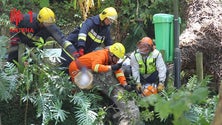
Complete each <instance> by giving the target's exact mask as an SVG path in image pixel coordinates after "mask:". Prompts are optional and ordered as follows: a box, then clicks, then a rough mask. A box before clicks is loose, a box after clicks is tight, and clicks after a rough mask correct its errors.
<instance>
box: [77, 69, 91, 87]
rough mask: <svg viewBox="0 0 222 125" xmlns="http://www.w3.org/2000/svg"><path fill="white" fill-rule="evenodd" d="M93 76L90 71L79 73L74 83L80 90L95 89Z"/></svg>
mask: <svg viewBox="0 0 222 125" xmlns="http://www.w3.org/2000/svg"><path fill="white" fill-rule="evenodd" d="M92 82H93V75H92V73H91V72H90V71H88V70H85V71H79V72H78V73H77V74H76V75H75V78H74V83H75V84H76V85H77V86H78V87H79V88H80V89H91V88H92V87H93V84H92Z"/></svg>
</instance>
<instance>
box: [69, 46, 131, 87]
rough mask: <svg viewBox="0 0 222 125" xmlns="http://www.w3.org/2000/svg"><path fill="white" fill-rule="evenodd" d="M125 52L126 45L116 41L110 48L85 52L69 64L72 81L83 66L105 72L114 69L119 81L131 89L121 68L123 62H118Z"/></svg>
mask: <svg viewBox="0 0 222 125" xmlns="http://www.w3.org/2000/svg"><path fill="white" fill-rule="evenodd" d="M124 54H125V47H124V46H123V45H122V44H121V43H115V44H113V45H111V46H110V47H109V48H106V49H102V50H97V51H93V52H90V53H88V54H85V55H83V56H81V57H79V58H78V60H77V61H72V62H71V63H70V65H69V74H70V76H71V79H72V81H74V79H75V76H76V75H77V74H78V72H79V71H81V68H82V67H86V68H87V69H90V70H92V71H93V72H98V73H103V72H108V71H114V72H115V74H116V77H117V79H118V81H119V83H120V84H121V85H122V86H123V87H124V88H126V89H130V88H129V87H130V86H129V85H127V82H126V78H125V76H124V74H123V72H122V70H121V69H120V68H121V67H122V63H117V62H118V60H119V59H120V58H123V57H124Z"/></svg>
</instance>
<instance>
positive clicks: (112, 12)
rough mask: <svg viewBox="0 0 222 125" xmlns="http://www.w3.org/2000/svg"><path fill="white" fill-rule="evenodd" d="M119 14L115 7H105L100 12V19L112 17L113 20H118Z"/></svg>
mask: <svg viewBox="0 0 222 125" xmlns="http://www.w3.org/2000/svg"><path fill="white" fill-rule="evenodd" d="M117 17H118V14H117V12H116V9H115V8H113V7H108V8H105V9H104V10H103V11H102V12H101V13H100V14H99V18H100V20H102V21H103V20H104V19H105V18H108V19H111V20H113V21H117Z"/></svg>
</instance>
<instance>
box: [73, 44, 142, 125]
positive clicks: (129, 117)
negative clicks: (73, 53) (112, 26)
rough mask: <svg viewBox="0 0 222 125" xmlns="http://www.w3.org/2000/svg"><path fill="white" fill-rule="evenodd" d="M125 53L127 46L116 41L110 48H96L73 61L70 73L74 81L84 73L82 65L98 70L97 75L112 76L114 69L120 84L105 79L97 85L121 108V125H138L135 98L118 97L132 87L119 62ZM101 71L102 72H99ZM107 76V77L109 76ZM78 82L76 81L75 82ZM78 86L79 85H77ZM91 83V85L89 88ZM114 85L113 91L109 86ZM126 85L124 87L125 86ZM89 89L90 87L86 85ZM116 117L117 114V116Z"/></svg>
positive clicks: (137, 110) (137, 109) (94, 70)
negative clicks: (122, 99) (122, 98)
mask: <svg viewBox="0 0 222 125" xmlns="http://www.w3.org/2000/svg"><path fill="white" fill-rule="evenodd" d="M124 54H125V47H124V46H123V45H122V44H121V43H114V44H113V45H111V46H110V47H109V48H105V49H101V50H96V51H93V52H90V53H88V54H85V55H83V56H81V57H79V58H78V59H77V60H76V61H72V62H71V63H70V66H69V74H70V76H71V79H72V81H76V80H75V79H76V77H78V76H79V73H80V75H83V74H82V73H81V72H82V71H81V68H82V67H84V66H85V67H86V68H87V69H88V70H92V71H93V72H96V74H94V75H95V76H97V75H101V76H103V75H104V73H107V76H110V77H111V76H112V75H110V74H113V73H112V71H114V72H115V76H116V77H117V80H118V82H119V83H120V85H121V86H122V87H120V86H116V85H115V84H114V83H115V81H104V82H101V83H97V82H95V84H96V85H98V87H99V88H100V90H101V91H102V92H103V93H104V94H106V95H107V96H108V97H109V98H110V99H111V100H112V101H113V102H114V103H115V105H116V106H117V108H118V109H119V113H117V114H119V115H120V116H119V115H117V117H120V120H119V125H123V124H124V125H125V124H126V123H127V125H131V124H132V125H133V124H135V125H137V123H136V122H138V121H139V108H138V107H137V105H136V104H135V102H134V100H128V101H127V102H125V101H120V100H119V99H118V95H119V93H124V92H125V89H126V90H128V89H130V86H129V85H128V84H127V82H126V78H125V76H124V74H123V72H122V70H121V69H120V68H121V66H122V63H117V62H118V60H119V59H120V58H123V57H124ZM97 73H101V74H97ZM107 76H106V77H107ZM95 79H96V78H95ZM106 80H108V79H106ZM88 81H91V80H88ZM75 84H76V83H75ZM77 86H78V85H77ZM90 87H91V85H89V88H90ZM110 87H113V89H112V91H111V93H110V91H109V88H110ZM123 87H124V88H123ZM86 88H87V89H88V87H86ZM115 117H116V116H115Z"/></svg>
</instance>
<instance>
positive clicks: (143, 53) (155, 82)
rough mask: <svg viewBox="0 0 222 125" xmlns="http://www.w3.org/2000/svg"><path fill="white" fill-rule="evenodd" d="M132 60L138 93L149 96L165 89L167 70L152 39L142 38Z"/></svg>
mask: <svg viewBox="0 0 222 125" xmlns="http://www.w3.org/2000/svg"><path fill="white" fill-rule="evenodd" d="M130 58H131V60H130V66H131V68H132V76H133V79H134V80H135V81H136V89H137V91H139V92H141V93H142V94H143V95H144V96H149V95H151V94H156V93H157V92H160V91H162V90H163V89H164V83H165V79H166V72H167V68H166V65H165V62H164V60H163V58H162V55H161V53H160V52H159V51H158V50H157V49H156V47H155V45H154V43H153V41H152V39H151V38H149V37H144V38H142V39H141V40H140V41H139V42H138V43H137V50H136V51H134V52H133V53H132V54H131V56H130Z"/></svg>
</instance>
